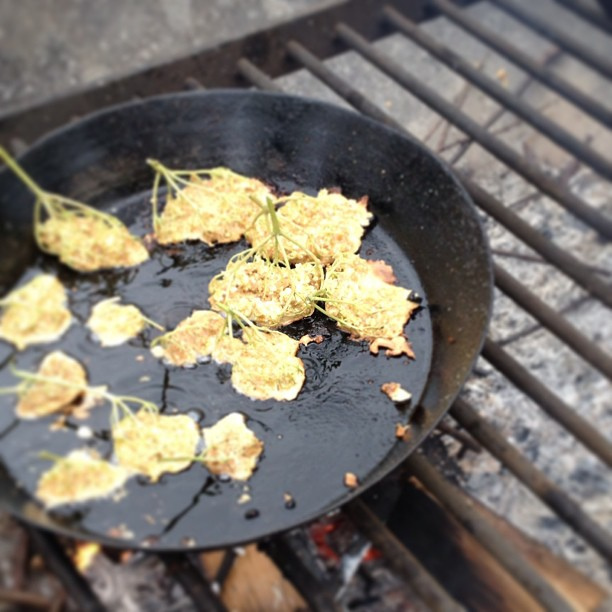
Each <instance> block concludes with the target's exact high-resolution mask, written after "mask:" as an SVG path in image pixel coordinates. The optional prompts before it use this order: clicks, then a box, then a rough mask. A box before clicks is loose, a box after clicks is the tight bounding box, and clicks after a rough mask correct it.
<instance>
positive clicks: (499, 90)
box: [383, 6, 612, 176]
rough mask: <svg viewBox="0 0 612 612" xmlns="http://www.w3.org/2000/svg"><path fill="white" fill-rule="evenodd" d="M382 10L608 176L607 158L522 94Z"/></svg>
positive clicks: (391, 10) (406, 21)
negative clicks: (507, 87) (515, 92)
mask: <svg viewBox="0 0 612 612" xmlns="http://www.w3.org/2000/svg"><path fill="white" fill-rule="evenodd" d="M383 14H384V15H385V17H386V18H387V19H388V20H389V22H390V23H391V24H393V25H394V26H395V27H396V28H397V29H398V30H399V31H400V32H402V33H403V34H404V35H406V36H407V37H408V38H410V40H411V41H413V42H414V43H416V44H418V45H419V46H420V47H422V48H423V49H425V50H426V51H427V52H428V53H430V54H431V55H433V56H434V57H435V58H436V59H438V60H439V61H440V62H442V63H443V64H445V65H446V66H448V67H449V68H450V69H451V70H454V71H455V72H457V73H458V74H460V75H461V76H462V77H464V78H465V79H466V80H467V81H469V82H470V83H472V84H473V85H476V87H478V88H480V89H481V90H482V91H484V92H485V93H486V94H487V95H488V96H490V97H491V98H493V99H494V100H496V101H497V102H499V103H500V104H501V105H503V106H505V107H506V108H507V109H509V110H510V111H512V112H513V113H515V114H516V115H517V116H518V117H521V119H523V120H524V121H526V122H527V123H529V124H530V125H531V126H533V127H534V128H536V129H537V130H539V131H540V132H541V133H542V134H545V135H546V136H547V137H548V138H550V140H552V141H553V142H555V143H556V144H558V145H559V146H561V147H563V148H565V149H566V150H567V151H569V152H571V153H572V154H573V155H575V156H576V158H578V159H579V160H581V161H582V162H584V163H585V164H587V165H588V166H590V167H591V168H593V169H595V170H596V171H601V172H602V173H603V174H604V175H605V176H612V163H610V161H609V160H608V159H606V158H605V157H603V156H602V155H600V154H599V153H598V152H597V151H594V150H593V149H592V148H590V147H588V146H587V145H585V144H584V143H583V142H582V141H581V140H579V139H578V138H576V137H575V136H574V135H573V134H571V133H570V132H568V131H567V130H565V129H563V128H562V127H561V126H560V125H559V124H557V123H555V122H554V121H551V120H550V119H548V118H547V117H546V116H544V115H542V114H541V113H539V112H538V111H537V110H536V109H535V108H534V107H533V106H531V105H530V104H528V103H527V102H525V101H524V100H523V99H522V98H520V97H519V96H517V95H515V94H514V93H512V92H510V91H508V90H507V89H505V88H504V87H502V86H501V85H499V83H496V82H495V81H493V80H492V79H490V78H489V77H487V76H485V75H484V74H483V73H482V72H480V71H479V70H477V69H476V68H474V67H473V66H472V65H471V64H470V63H469V62H468V61H466V60H465V59H463V58H462V57H461V56H460V55H459V54H457V53H455V52H454V51H452V50H451V49H449V48H448V47H446V46H445V45H442V44H440V43H439V42H437V41H436V40H435V39H434V38H433V37H432V36H430V35H429V34H427V33H426V32H425V31H424V30H423V29H421V28H419V26H418V25H417V24H416V23H415V22H414V21H411V20H410V19H407V18H406V17H404V16H403V15H402V14H401V13H400V12H399V11H397V10H396V9H394V8H393V7H390V6H387V7H385V8H384V9H383Z"/></svg>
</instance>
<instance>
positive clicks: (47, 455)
mask: <svg viewBox="0 0 612 612" xmlns="http://www.w3.org/2000/svg"><path fill="white" fill-rule="evenodd" d="M38 458H39V459H44V460H45V461H53V462H54V463H57V462H58V461H64V459H65V457H62V456H61V455H58V454H56V453H52V452H50V451H40V452H39V453H38Z"/></svg>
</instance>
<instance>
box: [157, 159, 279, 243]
mask: <svg viewBox="0 0 612 612" xmlns="http://www.w3.org/2000/svg"><path fill="white" fill-rule="evenodd" d="M149 164H150V165H151V166H152V167H153V168H154V169H155V170H156V172H157V175H156V178H155V183H154V188H153V199H152V203H153V221H154V228H155V236H156V238H157V242H158V243H159V244H175V243H177V242H183V241H184V240H201V241H203V242H205V243H206V244H210V245H212V244H216V243H226V242H236V241H237V240H240V238H242V235H243V234H244V231H245V230H246V228H247V227H249V226H250V225H251V224H252V223H253V221H254V220H255V217H256V216H257V215H258V214H259V212H260V207H259V205H258V204H257V203H255V202H254V201H253V200H252V199H251V197H256V198H265V197H267V196H269V195H270V189H269V188H268V187H267V186H266V185H264V184H263V183H262V182H261V181H258V180H257V179H254V178H248V177H246V176H242V175H240V174H237V173H235V172H232V171H231V170H229V169H228V168H212V169H210V170H198V171H189V170H186V171H182V170H170V169H168V168H166V167H165V166H163V165H162V164H160V163H159V162H156V161H154V160H149ZM160 177H163V178H164V179H165V181H166V183H167V185H168V197H167V200H166V206H165V207H164V210H163V212H162V213H161V215H159V214H158V213H157V191H158V187H159V179H160Z"/></svg>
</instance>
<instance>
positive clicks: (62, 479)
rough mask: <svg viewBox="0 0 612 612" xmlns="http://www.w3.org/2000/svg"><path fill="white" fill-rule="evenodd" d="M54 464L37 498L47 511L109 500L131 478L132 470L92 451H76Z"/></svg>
mask: <svg viewBox="0 0 612 612" xmlns="http://www.w3.org/2000/svg"><path fill="white" fill-rule="evenodd" d="M54 462H55V463H54V465H53V467H51V468H50V469H49V470H47V471H46V472H44V473H43V475H42V476H41V477H40V479H39V481H38V486H37V488H36V497H37V498H38V499H39V500H40V501H41V502H42V503H43V504H44V505H45V506H46V507H47V508H53V507H55V506H61V505H63V504H74V503H78V502H84V501H89V500H92V499H97V498H102V497H108V496H109V495H110V494H111V493H113V492H114V491H116V490H117V489H118V488H119V487H121V486H123V485H124V484H125V482H126V480H127V479H128V478H129V477H130V472H129V471H128V470H126V469H125V468H123V467H121V466H118V465H112V464H110V463H109V462H108V461H104V460H103V459H100V457H99V455H98V454H97V453H96V452H95V451H92V450H73V451H72V452H70V453H69V454H68V455H66V457H57V458H54Z"/></svg>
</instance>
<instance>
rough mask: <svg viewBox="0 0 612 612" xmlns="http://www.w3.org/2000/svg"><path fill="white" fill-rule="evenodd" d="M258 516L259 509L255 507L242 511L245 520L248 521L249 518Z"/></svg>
mask: <svg viewBox="0 0 612 612" xmlns="http://www.w3.org/2000/svg"><path fill="white" fill-rule="evenodd" d="M258 516H259V510H257V509H256V508H251V509H250V510H247V511H246V512H245V513H244V518H245V519H247V521H250V520H251V519H256V518H257V517H258Z"/></svg>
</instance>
